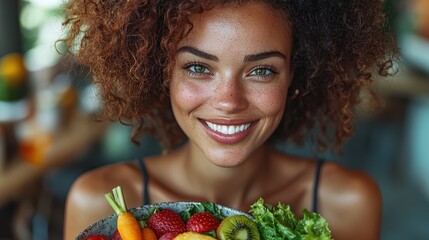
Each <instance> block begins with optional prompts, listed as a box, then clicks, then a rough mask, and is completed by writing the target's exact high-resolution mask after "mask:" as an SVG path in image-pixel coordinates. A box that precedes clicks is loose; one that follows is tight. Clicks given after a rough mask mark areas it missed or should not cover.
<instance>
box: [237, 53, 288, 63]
mask: <svg viewBox="0 0 429 240" xmlns="http://www.w3.org/2000/svg"><path fill="white" fill-rule="evenodd" d="M270 57H279V58H283V59H284V60H287V58H286V56H285V55H283V54H282V53H281V52H279V51H269V52H262V53H258V54H252V55H247V56H245V57H244V62H254V61H259V60H262V59H266V58H270Z"/></svg>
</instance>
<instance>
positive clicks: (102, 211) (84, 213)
mask: <svg viewBox="0 0 429 240" xmlns="http://www.w3.org/2000/svg"><path fill="white" fill-rule="evenodd" d="M139 180H141V177H140V175H139V174H138V172H136V169H135V167H134V166H133V165H132V164H128V163H120V164H113V165H107V166H103V167H100V168H97V169H94V170H90V171H88V172H86V173H84V174H83V175H81V176H80V177H79V178H78V179H77V180H76V181H75V182H74V183H73V185H72V187H71V189H70V190H69V193H68V196H67V201H66V209H65V211H66V212H65V226H64V231H65V239H74V237H75V236H76V235H77V234H78V233H79V232H80V231H82V230H83V229H84V228H85V227H86V226H88V225H90V224H91V223H94V222H96V221H97V220H99V219H102V218H104V217H107V216H109V215H111V214H113V213H114V211H113V209H112V208H111V207H110V205H109V204H108V202H107V200H106V199H105V197H104V194H105V193H108V192H110V191H111V190H112V189H113V188H114V187H116V186H121V187H122V188H123V191H124V195H125V199H126V201H127V205H128V207H133V206H134V205H139V204H141V202H140V201H141V198H140V197H139V196H141V194H140V192H141V190H140V188H141V184H139V183H140V182H141V181H139Z"/></svg>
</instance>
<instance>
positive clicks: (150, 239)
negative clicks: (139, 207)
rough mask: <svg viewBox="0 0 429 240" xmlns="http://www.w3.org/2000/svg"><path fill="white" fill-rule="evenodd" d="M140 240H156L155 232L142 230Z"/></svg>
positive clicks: (147, 229)
mask: <svg viewBox="0 0 429 240" xmlns="http://www.w3.org/2000/svg"><path fill="white" fill-rule="evenodd" d="M142 239H143V240H157V238H156V235H155V232H154V231H153V230H152V229H150V228H148V227H145V228H142Z"/></svg>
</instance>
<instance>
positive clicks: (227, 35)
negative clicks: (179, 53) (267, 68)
mask: <svg viewBox="0 0 429 240" xmlns="http://www.w3.org/2000/svg"><path fill="white" fill-rule="evenodd" d="M189 20H190V22H191V24H192V26H193V27H192V30H191V31H190V32H189V34H188V35H187V36H186V37H185V38H184V39H182V41H181V42H180V43H179V47H180V46H183V45H187V44H192V45H194V44H200V45H205V43H207V44H211V43H213V42H216V43H218V44H217V45H218V46H219V47H225V45H224V44H228V43H230V42H234V43H235V44H237V46H238V45H239V44H244V45H246V44H247V45H249V44H250V45H249V46H251V47H255V45H260V46H261V47H262V45H272V47H273V48H288V50H289V48H290V45H291V41H292V36H291V25H290V24H289V22H288V21H287V19H286V17H285V16H284V15H283V14H282V13H281V12H280V11H278V10H275V9H273V8H271V7H270V6H268V5H266V4H263V3H256V2H253V3H247V4H243V5H238V4H227V5H225V6H217V7H214V8H213V9H210V10H206V11H204V12H202V13H199V14H192V15H191V16H190V18H189ZM211 45H213V44H211Z"/></svg>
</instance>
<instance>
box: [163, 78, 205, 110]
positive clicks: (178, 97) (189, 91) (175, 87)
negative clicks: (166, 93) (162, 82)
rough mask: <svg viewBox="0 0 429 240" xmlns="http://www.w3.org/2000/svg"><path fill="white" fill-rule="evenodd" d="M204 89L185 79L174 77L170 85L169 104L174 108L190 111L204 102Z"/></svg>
mask: <svg viewBox="0 0 429 240" xmlns="http://www.w3.org/2000/svg"><path fill="white" fill-rule="evenodd" d="M206 92H207V91H206V89H204V88H203V87H201V86H198V85H197V84H194V83H191V82H189V81H186V80H181V79H175V80H172V82H171V85H170V96H171V104H172V106H173V108H176V110H179V109H180V110H182V111H183V110H185V111H192V110H193V109H195V108H197V107H198V106H200V105H201V104H202V103H204V101H205V99H206V94H205V93H206Z"/></svg>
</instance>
